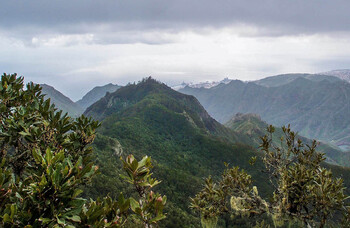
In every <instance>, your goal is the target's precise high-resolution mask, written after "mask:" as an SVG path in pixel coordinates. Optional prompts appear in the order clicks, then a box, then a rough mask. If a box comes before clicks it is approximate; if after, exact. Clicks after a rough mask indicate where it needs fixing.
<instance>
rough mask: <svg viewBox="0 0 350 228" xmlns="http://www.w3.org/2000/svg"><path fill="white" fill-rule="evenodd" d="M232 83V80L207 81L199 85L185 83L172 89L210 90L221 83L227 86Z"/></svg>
mask: <svg viewBox="0 0 350 228" xmlns="http://www.w3.org/2000/svg"><path fill="white" fill-rule="evenodd" d="M231 81H232V79H229V78H224V79H223V80H221V81H218V82H217V81H206V82H199V83H192V82H190V83H185V82H183V83H182V84H180V85H175V86H172V87H171V88H172V89H173V90H180V89H183V88H185V87H186V86H188V87H191V88H206V89H209V88H212V87H214V86H217V85H219V84H221V83H223V84H227V83H230V82H231Z"/></svg>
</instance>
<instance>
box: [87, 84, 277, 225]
mask: <svg viewBox="0 0 350 228" xmlns="http://www.w3.org/2000/svg"><path fill="white" fill-rule="evenodd" d="M85 114H86V115H88V116H93V117H100V120H102V126H101V127H100V129H99V135H101V136H103V137H108V138H111V139H114V140H118V141H119V143H120V145H121V147H122V148H123V154H124V155H127V154H130V153H133V154H134V155H136V157H138V158H140V157H141V156H143V155H146V154H147V155H149V156H151V157H152V158H153V159H154V160H155V161H154V163H155V176H156V177H157V178H159V179H160V180H162V181H163V182H162V184H160V185H159V191H161V192H162V193H163V194H166V195H167V196H168V199H169V200H170V205H173V206H171V208H170V209H169V208H168V209H167V210H169V211H168V212H169V213H168V214H169V218H168V220H167V222H165V224H166V225H165V227H184V226H187V225H188V224H187V225H186V224H184V223H183V221H182V220H184V221H189V222H190V224H191V225H195V224H197V225H196V226H195V227H197V226H199V224H200V222H199V220H198V218H197V216H193V215H192V214H191V213H192V212H191V211H190V210H189V208H188V206H189V204H188V203H189V200H188V199H189V197H190V196H194V195H195V194H196V193H197V192H198V190H199V189H201V186H202V180H203V179H202V178H204V177H207V176H208V175H213V177H214V178H218V177H219V176H220V174H221V172H222V171H223V169H224V168H225V166H224V162H227V163H229V164H231V165H239V166H240V167H242V168H244V169H246V170H248V171H249V172H250V173H251V174H252V175H253V176H254V177H255V180H257V182H256V183H255V184H256V185H258V186H259V189H260V192H261V193H262V194H265V195H267V194H268V192H269V190H268V189H269V188H270V187H269V184H268V181H267V180H266V178H265V177H264V176H262V175H261V173H260V170H261V169H262V168H263V165H262V163H260V162H258V163H257V164H256V166H255V167H252V166H250V165H249V159H250V158H251V157H252V156H259V153H257V152H255V149H254V148H252V147H250V146H247V145H243V144H240V143H232V142H233V141H234V140H237V142H241V141H244V140H249V139H248V137H246V136H240V135H239V134H236V133H235V132H233V131H232V130H230V129H228V128H226V127H224V126H222V125H221V124H220V123H218V122H217V121H215V120H214V119H212V118H211V117H210V116H209V115H208V114H207V112H206V111H205V110H204V109H203V107H202V106H201V105H200V104H199V102H198V101H197V100H196V99H195V98H194V97H193V96H188V95H184V94H181V93H178V92H176V91H174V90H171V89H170V88H169V87H167V86H165V85H164V84H160V83H158V82H156V81H154V80H152V79H147V80H144V81H143V82H141V83H140V84H137V85H129V86H126V87H123V88H121V89H119V90H117V91H116V92H115V93H111V94H107V95H106V96H105V97H104V98H103V99H101V100H99V101H98V102H96V103H95V104H93V105H92V106H90V107H89V108H88V109H87V110H86V112H85ZM230 134H231V135H232V136H229V135H230ZM98 138H99V139H101V137H98ZM97 143H98V144H97V145H96V147H97V149H98V151H100V152H98V153H99V154H106V153H109V156H105V158H102V157H101V158H99V160H101V163H102V164H105V163H107V161H104V159H108V160H111V159H112V157H113V156H116V155H115V154H114V153H115V152H114V150H113V149H108V150H106V149H105V148H104V147H105V146H106V145H108V144H111V143H108V142H106V143H104V142H97ZM112 144H113V143H112ZM112 148H113V146H112ZM98 156H100V155H98ZM108 162H109V161H108ZM106 170H113V169H106ZM108 172H110V171H106V172H105V173H103V175H106V176H108V177H110V178H112V179H116V181H115V182H116V184H115V185H114V187H113V186H112V187H110V188H111V189H114V188H117V183H118V182H120V181H117V179H118V177H117V175H118V173H116V174H108ZM106 173H107V174H106ZM106 179H107V178H106ZM93 186H94V188H95V189H106V187H105V185H104V183H103V181H99V182H98V183H97V184H94V185H93ZM92 192H95V194H97V193H96V192H99V190H93V191H92ZM170 211H175V212H176V213H175V214H177V215H178V214H181V216H180V218H181V219H178V218H177V219H176V218H175V217H173V214H172V213H171V212H170ZM186 219H187V220H186Z"/></svg>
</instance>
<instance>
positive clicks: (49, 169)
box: [0, 74, 166, 227]
mask: <svg viewBox="0 0 350 228" xmlns="http://www.w3.org/2000/svg"><path fill="white" fill-rule="evenodd" d="M98 126H99V123H98V122H96V121H93V120H91V119H88V118H86V117H84V116H81V117H79V118H77V119H71V118H70V117H68V116H67V115H66V114H65V115H62V111H58V112H57V110H56V109H55V107H54V106H53V105H51V104H50V100H45V99H44V95H42V94H41V88H40V86H39V85H34V84H33V83H29V84H28V85H27V87H26V89H24V88H23V78H22V77H17V76H16V74H13V75H6V74H4V75H3V76H2V77H1V82H0V152H1V153H0V155H1V158H0V159H1V164H0V219H1V220H0V225H1V226H5V227H40V226H41V227H44V226H45V227H90V226H94V227H120V226H123V225H128V222H130V221H132V222H135V224H137V223H138V222H139V223H140V224H143V226H144V227H151V226H152V224H155V223H157V222H158V221H159V220H161V219H163V218H164V217H165V216H164V214H163V212H162V210H163V207H164V205H165V202H166V198H165V197H162V196H160V195H159V194H157V193H154V192H153V191H151V188H152V187H153V186H155V185H156V184H157V183H159V182H158V181H157V180H155V179H153V178H152V177H151V173H150V169H151V168H152V165H151V161H150V158H148V157H144V158H143V159H142V160H141V161H140V162H138V161H137V160H136V159H134V158H133V156H128V157H127V158H126V159H125V160H123V164H124V165H123V168H124V170H125V171H126V173H127V175H128V176H127V177H126V179H127V181H128V182H130V183H132V184H133V186H134V187H135V188H136V190H137V192H138V193H139V196H138V197H137V198H136V200H135V199H134V198H131V197H130V198H127V199H125V198H124V196H123V195H122V194H119V196H118V198H117V199H115V198H111V197H109V196H107V197H104V198H99V199H97V200H96V201H94V200H86V199H84V198H82V197H80V195H81V193H82V192H83V190H82V188H83V186H85V185H87V184H88V183H89V182H91V178H92V177H93V176H94V175H95V174H96V173H97V172H98V166H96V165H94V164H93V157H92V147H90V146H89V145H90V144H91V143H92V142H93V140H94V138H95V130H96V128H97V127H98Z"/></svg>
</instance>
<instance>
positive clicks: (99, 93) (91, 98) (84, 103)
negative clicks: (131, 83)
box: [76, 83, 121, 110]
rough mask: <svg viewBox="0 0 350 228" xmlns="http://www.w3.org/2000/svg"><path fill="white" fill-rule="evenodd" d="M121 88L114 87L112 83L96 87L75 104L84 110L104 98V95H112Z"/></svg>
mask: <svg viewBox="0 0 350 228" xmlns="http://www.w3.org/2000/svg"><path fill="white" fill-rule="evenodd" d="M120 87H121V86H119V85H114V84H112V83H109V84H107V85H104V86H96V87H94V88H93V89H92V90H90V91H89V92H88V93H87V94H86V95H84V96H83V98H82V99H80V100H78V101H77V102H76V103H77V104H78V105H79V106H80V107H82V108H83V109H84V110H85V109H86V108H87V107H89V106H90V105H92V104H93V103H95V102H96V101H98V100H99V99H101V98H102V97H104V96H105V95H106V93H113V92H115V91H116V90H117V89H119V88H120Z"/></svg>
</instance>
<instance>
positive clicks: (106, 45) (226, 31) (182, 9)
mask: <svg viewBox="0 0 350 228" xmlns="http://www.w3.org/2000/svg"><path fill="white" fill-rule="evenodd" d="M0 3H1V5H0V69H1V70H2V72H6V73H13V72H17V73H18V74H19V75H23V76H25V78H26V80H27V81H34V82H37V83H47V84H50V85H52V86H54V87H55V88H57V89H58V90H60V91H61V92H63V93H64V94H66V95H68V96H69V97H71V98H72V99H73V100H77V99H79V98H81V97H82V96H83V95H84V94H85V93H86V92H87V91H89V90H90V89H92V88H93V87H94V86H97V85H104V84H107V83H109V82H112V83H117V84H121V85H123V84H126V83H127V82H134V81H136V82H137V81H139V80H140V79H141V78H143V77H146V76H149V75H151V76H153V77H154V78H156V79H158V80H161V81H163V82H165V83H168V84H169V85H174V84H177V83H181V82H182V81H185V82H199V81H207V80H221V79H223V78H224V77H229V78H232V79H241V80H254V79H259V78H262V77H266V76H271V75H275V74H281V73H289V72H310V73H316V72H322V71H328V70H333V69H344V68H350V16H349V12H350V1H349V0H240V1H237V0H135V1H134V0H113V1H112V0H104V1H102V0H100V1H98V0H79V1H78V0H74V1H72V0H60V1H54V0H50V1H48V0H30V1H28V0H21V1H19V0H10V1H9V0H0Z"/></svg>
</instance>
